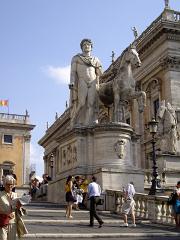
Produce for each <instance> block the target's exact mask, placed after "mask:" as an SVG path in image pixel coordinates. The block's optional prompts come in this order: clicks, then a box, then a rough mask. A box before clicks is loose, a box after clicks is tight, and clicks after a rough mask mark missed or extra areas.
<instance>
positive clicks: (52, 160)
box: [50, 153, 54, 180]
mask: <svg viewBox="0 0 180 240" xmlns="http://www.w3.org/2000/svg"><path fill="white" fill-rule="evenodd" d="M50 167H51V179H52V180H53V167H54V154H53V153H51V157H50Z"/></svg>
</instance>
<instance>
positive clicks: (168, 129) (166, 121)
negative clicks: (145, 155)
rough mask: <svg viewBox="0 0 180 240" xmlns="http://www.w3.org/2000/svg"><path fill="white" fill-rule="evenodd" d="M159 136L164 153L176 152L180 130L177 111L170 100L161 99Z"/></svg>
mask: <svg viewBox="0 0 180 240" xmlns="http://www.w3.org/2000/svg"><path fill="white" fill-rule="evenodd" d="M157 120H158V122H159V123H158V138H159V147H160V151H161V152H162V153H168V154H176V153H177V145H178V141H179V131H178V124H177V116H176V111H175V109H174V108H173V106H171V104H170V103H169V102H167V103H166V102H165V100H162V101H161V104H160V107H159V110H158V113H157Z"/></svg>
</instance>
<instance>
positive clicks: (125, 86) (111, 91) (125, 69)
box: [97, 45, 146, 122]
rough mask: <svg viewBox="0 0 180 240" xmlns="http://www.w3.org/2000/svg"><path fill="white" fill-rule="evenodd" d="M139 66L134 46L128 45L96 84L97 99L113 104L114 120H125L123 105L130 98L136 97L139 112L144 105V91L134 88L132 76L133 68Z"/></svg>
mask: <svg viewBox="0 0 180 240" xmlns="http://www.w3.org/2000/svg"><path fill="white" fill-rule="evenodd" d="M140 66H141V60H140V59H139V55H138V53H137V51H136V48H135V46H133V45H130V46H129V47H128V48H126V49H125V50H124V52H123V53H122V54H121V56H120V57H119V58H118V59H117V60H116V61H115V62H113V63H112V64H111V66H110V67H109V68H108V69H107V70H106V71H105V72H104V73H103V75H102V76H101V78H100V82H101V83H100V84H99V85H97V91H98V95H99V99H100V101H101V102H102V103H103V104H104V105H105V106H107V107H110V106H112V104H114V121H115V122H125V113H124V112H125V106H126V105H127V103H128V102H129V101H130V100H132V99H137V101H138V109H139V112H143V110H144V107H145V106H146V93H145V92H144V91H140V90H139V91H137V90H136V89H135V85H136V81H135V79H134V77H133V70H134V69H135V68H137V67H140ZM104 79H106V82H103V80H104Z"/></svg>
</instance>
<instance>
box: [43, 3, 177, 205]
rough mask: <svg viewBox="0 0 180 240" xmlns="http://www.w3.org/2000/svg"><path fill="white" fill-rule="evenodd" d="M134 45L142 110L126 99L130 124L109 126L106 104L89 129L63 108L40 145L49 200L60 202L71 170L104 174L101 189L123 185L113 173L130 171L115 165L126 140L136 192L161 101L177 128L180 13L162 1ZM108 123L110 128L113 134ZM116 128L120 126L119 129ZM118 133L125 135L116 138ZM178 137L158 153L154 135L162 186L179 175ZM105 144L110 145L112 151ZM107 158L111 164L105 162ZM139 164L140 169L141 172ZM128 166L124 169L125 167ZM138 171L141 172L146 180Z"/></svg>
mask: <svg viewBox="0 0 180 240" xmlns="http://www.w3.org/2000/svg"><path fill="white" fill-rule="evenodd" d="M133 44H134V45H136V49H137V52H138V53H139V57H140V59H141V61H142V65H141V67H140V68H138V69H136V70H135V74H134V75H135V79H136V88H137V89H140V90H142V91H144V92H146V95H147V105H146V108H145V110H144V112H142V113H139V112H138V106H137V102H136V101H134V100H132V101H130V102H129V103H128V107H127V109H126V112H125V116H126V122H127V125H128V124H129V125H130V126H131V127H129V128H127V126H126V124H124V125H123V126H120V125H119V126H115V125H114V126H113V127H112V125H111V126H109V125H108V124H107V122H108V121H111V116H110V115H111V113H112V112H113V106H112V108H110V109H107V108H105V107H104V108H103V109H101V112H100V115H99V123H100V125H99V126H98V124H97V125H96V126H89V127H88V128H87V127H86V128H74V129H71V127H70V108H67V109H66V111H65V112H64V113H63V114H62V115H61V116H60V117H59V118H58V119H57V120H56V121H55V122H54V123H53V124H52V126H51V127H49V128H48V129H47V131H46V133H45V135H44V136H43V137H42V138H41V139H40V140H39V144H40V145H41V146H42V147H43V148H44V150H45V152H44V166H45V172H47V173H49V175H51V176H52V177H53V182H52V183H51V184H50V186H49V191H50V194H49V195H50V196H51V199H49V200H53V199H55V201H56V202H58V201H60V198H62V197H63V196H64V190H61V189H64V188H63V184H64V182H65V179H66V177H67V175H69V174H72V175H77V174H78V175H89V176H90V175H91V173H93V174H97V175H98V174H99V178H101V180H102V179H103V180H102V182H101V184H102V187H103V189H104V190H105V189H107V188H113V186H116V182H118V186H119V187H122V186H121V185H120V184H121V183H120V181H119V179H118V177H117V176H118V175H122V176H124V178H125V177H126V176H127V175H128V174H127V172H124V170H122V169H121V170H120V171H119V170H118V169H119V166H120V165H121V163H122V161H120V159H122V158H123V157H124V158H126V157H125V156H123V154H124V150H123V148H124V147H123V144H122V143H124V141H127V143H128V144H127V145H126V146H127V148H128V150H127V149H126V154H129V156H131V158H132V159H131V161H130V162H129V163H128V161H126V164H127V165H128V164H132V166H131V171H129V175H130V178H131V179H132V178H133V176H135V178H133V179H134V180H135V181H136V182H137V185H138V186H140V188H139V189H140V190H139V191H141V189H142V186H143V187H145V188H149V186H150V184H151V173H152V145H151V135H150V134H149V131H148V122H149V121H150V120H151V119H152V117H155V118H157V115H158V111H159V107H160V104H161V102H162V101H163V100H165V101H166V103H169V104H170V105H171V106H172V107H173V109H175V114H176V118H177V126H176V127H177V129H179V125H180V99H179V98H180V94H179V91H180V12H177V11H174V10H172V9H170V7H169V6H166V7H165V9H164V11H163V12H162V13H161V14H160V16H159V17H158V18H157V19H156V20H155V21H154V22H152V23H151V25H150V26H149V27H148V28H147V29H146V30H145V31H144V32H143V33H142V34H141V35H140V36H139V37H136V38H135V41H134V42H133ZM113 64H114V63H113ZM109 68H111V66H110V67H109ZM103 124H104V125H103ZM110 127H112V129H111V130H112V131H111V133H110V131H109V129H110ZM118 127H121V130H119V129H118ZM119 131H120V132H119ZM132 132H133V133H134V134H133V133H132ZM102 134H103V136H102ZM116 134H117V136H116ZM119 134H120V135H119ZM112 136H113V138H111V137H112ZM119 136H120V137H121V138H122V136H123V137H125V138H123V139H122V141H120V140H118V138H119ZM100 138H101V140H102V139H103V141H101V144H100V143H99V141H98V139H100ZM92 139H94V140H93V141H92ZM106 140H107V141H108V142H109V145H108V144H107V143H106ZM176 140H177V149H176V152H175V153H172V152H162V151H161V150H160V143H159V140H158V139H157V142H156V150H157V152H156V154H157V160H158V167H159V177H160V178H161V180H162V183H163V184H164V187H165V188H172V187H173V186H174V185H175V183H176V181H177V179H178V176H179V174H180V154H179V153H180V142H179V138H177V139H176ZM113 141H116V146H115V145H114V146H111V142H113ZM129 143H130V145H129ZM87 146H88V148H87ZM107 146H111V151H110V149H109V148H108V147H107ZM98 147H99V151H101V150H102V149H104V151H101V159H98V156H99V155H98V154H99V152H98V151H97V152H96V150H95V149H96V148H98ZM112 149H114V153H113V154H114V155H113V157H112V156H111V155H109V154H110V152H111V153H112ZM120 150H121V152H120ZM130 152H131V153H130ZM115 154H116V155H118V156H117V158H114V156H115ZM121 154H122V155H121ZM82 156H83V157H82ZM92 156H95V158H93V157H92ZM108 157H109V159H110V161H109V163H108V162H107V161H106V158H108ZM91 158H92V159H91ZM80 159H81V160H80ZM102 159H103V161H102ZM115 159H116V162H115V161H114V160H115ZM133 161H134V163H133ZM101 163H102V164H101ZM116 164H117V165H116ZM116 166H117V168H116ZM123 166H124V165H123ZM93 167H94V168H93ZM112 169H113V170H112ZM132 169H133V171H134V172H133V171H132ZM140 169H141V170H142V172H141V171H139V170H140ZM126 170H127V171H128V167H127V168H126ZM136 174H139V176H142V175H143V179H144V182H143V181H141V180H142V178H138V177H137V175H136ZM114 176H116V177H115V178H114ZM122 179H123V177H122V178H121V180H122ZM126 180H127V179H126ZM144 183H145V185H144ZM116 188H117V186H116ZM57 196H58V197H57Z"/></svg>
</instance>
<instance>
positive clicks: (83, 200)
mask: <svg viewBox="0 0 180 240" xmlns="http://www.w3.org/2000/svg"><path fill="white" fill-rule="evenodd" d="M87 187H88V180H87V179H86V178H81V177H80V176H76V177H75V178H74V177H73V176H71V175H70V176H68V178H67V180H66V184H65V192H66V202H67V208H66V217H68V218H72V208H73V206H74V208H75V209H76V210H79V206H81V207H83V208H86V207H87V205H86V204H87V192H88V191H87Z"/></svg>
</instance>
